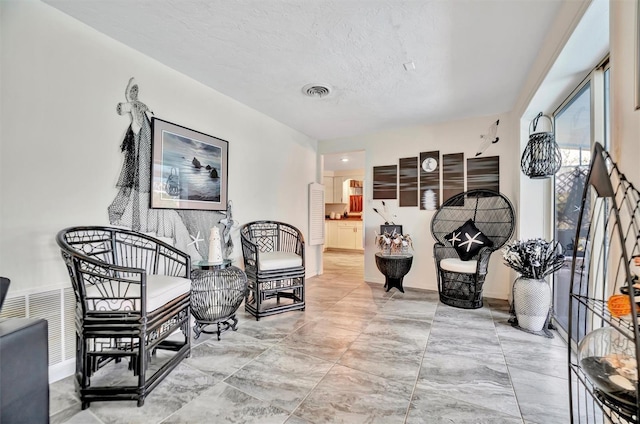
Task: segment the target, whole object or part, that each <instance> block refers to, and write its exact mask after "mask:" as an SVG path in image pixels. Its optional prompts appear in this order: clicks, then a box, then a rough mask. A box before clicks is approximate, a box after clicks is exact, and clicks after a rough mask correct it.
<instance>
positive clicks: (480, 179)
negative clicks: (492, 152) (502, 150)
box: [467, 156, 500, 192]
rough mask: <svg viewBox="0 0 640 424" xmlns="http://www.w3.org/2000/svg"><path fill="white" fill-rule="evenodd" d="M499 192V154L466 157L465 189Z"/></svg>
mask: <svg viewBox="0 0 640 424" xmlns="http://www.w3.org/2000/svg"><path fill="white" fill-rule="evenodd" d="M476 189H485V190H493V191H497V192H500V156H488V157H483V158H472V159H467V190H476Z"/></svg>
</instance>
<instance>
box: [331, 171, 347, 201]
mask: <svg viewBox="0 0 640 424" xmlns="http://www.w3.org/2000/svg"><path fill="white" fill-rule="evenodd" d="M344 181H345V178H344V177H333V203H347V201H346V200H345V199H344Z"/></svg>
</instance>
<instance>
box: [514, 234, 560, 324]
mask: <svg viewBox="0 0 640 424" xmlns="http://www.w3.org/2000/svg"><path fill="white" fill-rule="evenodd" d="M560 252H561V247H560V244H559V243H558V242H556V241H551V242H548V241H546V240H544V239H541V238H537V239H529V240H516V241H512V242H510V243H508V244H506V245H505V247H504V248H503V249H502V256H503V258H504V261H505V265H507V266H508V267H510V268H512V269H514V270H516V271H517V272H518V273H520V277H518V278H517V279H516V281H515V282H514V284H513V307H514V310H515V313H516V318H517V320H518V326H519V327H521V328H523V329H525V330H528V331H534V332H537V331H542V329H543V328H544V325H545V323H546V322H547V316H548V314H549V310H550V308H551V288H550V287H549V284H548V283H547V281H546V280H545V277H547V276H548V275H551V274H553V273H554V272H556V271H557V270H559V269H560V268H562V266H563V265H564V255H563V254H562V253H560Z"/></svg>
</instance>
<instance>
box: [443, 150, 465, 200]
mask: <svg viewBox="0 0 640 424" xmlns="http://www.w3.org/2000/svg"><path fill="white" fill-rule="evenodd" d="M463 191H464V153H452V154H449V155H442V203H444V202H446V201H447V200H448V199H449V198H451V197H453V196H455V195H456V194H458V193H462V192H463Z"/></svg>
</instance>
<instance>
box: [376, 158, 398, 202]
mask: <svg viewBox="0 0 640 424" xmlns="http://www.w3.org/2000/svg"><path fill="white" fill-rule="evenodd" d="M397 192H398V165H386V166H374V167H373V198H374V199H397V198H398V195H397Z"/></svg>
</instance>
